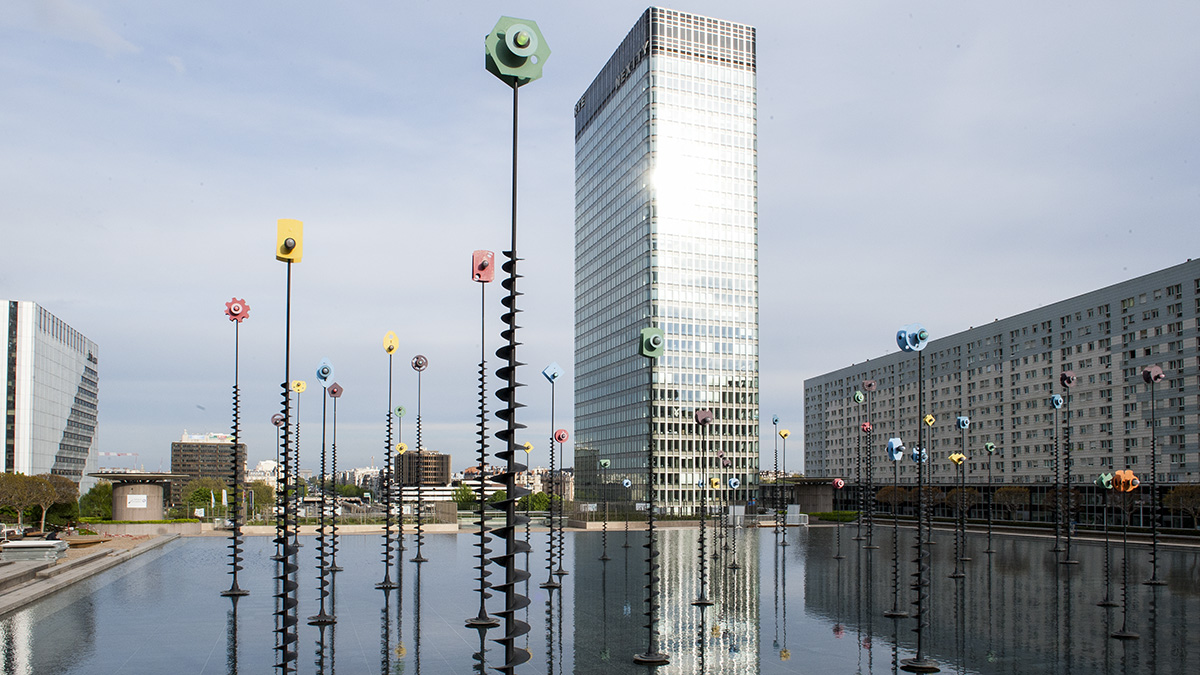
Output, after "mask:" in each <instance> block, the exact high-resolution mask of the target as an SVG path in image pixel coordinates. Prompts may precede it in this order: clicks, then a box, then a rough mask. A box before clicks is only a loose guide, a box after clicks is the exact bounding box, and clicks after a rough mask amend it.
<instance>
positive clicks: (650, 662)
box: [633, 652, 671, 666]
mask: <svg viewBox="0 0 1200 675" xmlns="http://www.w3.org/2000/svg"><path fill="white" fill-rule="evenodd" d="M633 662H634V663H640V664H642V665H647V666H663V665H666V664H668V663H670V662H671V658H670V657H669V656H667V655H666V654H662V653H659V652H655V653H653V654H650V653H647V654H634V655H633Z"/></svg>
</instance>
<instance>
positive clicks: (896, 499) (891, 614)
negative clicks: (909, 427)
mask: <svg viewBox="0 0 1200 675" xmlns="http://www.w3.org/2000/svg"><path fill="white" fill-rule="evenodd" d="M906 452H908V448H906V447H904V441H902V440H900V439H899V438H889V439H888V442H887V453H888V457H889V458H890V459H891V460H892V470H893V476H894V478H893V479H892V608H891V609H889V610H886V611H885V612H884V613H883V615H884V616H885V617H887V618H889V619H904V618H907V617H908V612H906V611H904V610H903V609H900V511H899V509H900V460H902V459H904V453H906ZM918 522H920V521H919V520H918Z"/></svg>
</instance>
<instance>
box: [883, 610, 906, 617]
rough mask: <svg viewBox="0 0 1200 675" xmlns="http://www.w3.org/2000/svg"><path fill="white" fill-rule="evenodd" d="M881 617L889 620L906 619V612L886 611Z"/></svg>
mask: <svg viewBox="0 0 1200 675" xmlns="http://www.w3.org/2000/svg"><path fill="white" fill-rule="evenodd" d="M883 615H884V616H885V617H887V618H889V619H907V618H908V612H903V611H893V610H890V609H889V610H888V611H886V612H884V613H883Z"/></svg>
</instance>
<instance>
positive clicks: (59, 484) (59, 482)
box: [38, 473, 79, 504]
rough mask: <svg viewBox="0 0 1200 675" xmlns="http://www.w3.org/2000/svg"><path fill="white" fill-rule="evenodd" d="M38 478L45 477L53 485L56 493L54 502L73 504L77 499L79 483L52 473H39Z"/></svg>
mask: <svg viewBox="0 0 1200 675" xmlns="http://www.w3.org/2000/svg"><path fill="white" fill-rule="evenodd" d="M38 476H39V477H40V478H45V479H46V480H48V481H50V484H51V485H53V486H54V492H55V493H56V494H57V495H58V499H56V500H55V501H54V503H55V504H74V503H75V502H77V501H79V483H76V482H75V481H73V480H71V479H70V478H67V477H66V476H59V475H58V474H53V473H40V474H38Z"/></svg>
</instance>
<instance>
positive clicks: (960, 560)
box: [958, 558, 971, 562]
mask: <svg viewBox="0 0 1200 675" xmlns="http://www.w3.org/2000/svg"><path fill="white" fill-rule="evenodd" d="M958 561H959V562H971V559H970V558H959V559H958Z"/></svg>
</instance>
